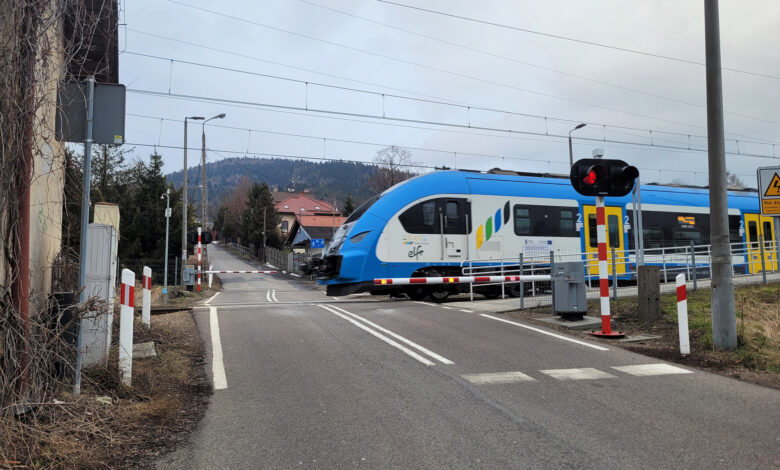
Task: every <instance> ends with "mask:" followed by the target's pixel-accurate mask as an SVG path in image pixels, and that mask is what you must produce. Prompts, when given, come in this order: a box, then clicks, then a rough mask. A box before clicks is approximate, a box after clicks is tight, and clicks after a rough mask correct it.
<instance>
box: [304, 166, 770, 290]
mask: <svg viewBox="0 0 780 470" xmlns="http://www.w3.org/2000/svg"><path fill="white" fill-rule="evenodd" d="M641 197H642V214H643V216H642V223H643V227H642V231H643V235H644V246H645V248H646V249H648V248H660V247H666V246H675V245H676V246H688V245H689V244H690V242H691V241H693V242H694V243H695V244H697V245H701V244H708V243H709V199H708V198H709V195H708V191H707V190H706V189H703V188H691V187H675V186H661V185H643V186H642V195H641ZM594 203H595V201H594V198H592V197H585V196H582V195H580V194H578V193H577V192H575V191H574V189H573V188H572V186H571V183H570V181H569V179H568V177H563V176H557V177H556V176H550V175H539V174H528V173H515V172H509V171H503V170H491V171H489V172H486V173H482V172H473V171H458V170H454V171H437V172H433V173H426V174H423V175H419V176H417V177H414V178H411V179H409V180H406V181H404V182H402V183H399V184H397V185H395V186H393V187H392V188H390V189H388V190H387V191H385V192H383V193H382V194H380V195H378V196H376V197H374V198H372V199H370V200H368V201H366V202H365V203H364V204H363V205H361V206H360V207H359V208H358V209H357V210H355V212H354V213H352V214H351V215H350V217H349V218H348V219H347V220H346V222H345V223H344V225H342V226H341V227H340V228H339V229H338V231H337V232H336V234H335V236H334V238H333V241H332V242H331V244H330V246H329V247H328V249H327V251H326V253H325V256H324V258H323V260H322V263H321V265H320V266H319V268H318V282H319V283H320V284H324V285H326V286H327V293H328V295H346V294H350V293H355V292H361V291H362V292H365V291H368V292H371V293H375V294H376V293H401V292H403V293H406V294H407V295H409V296H410V297H412V298H422V297H424V296H426V295H434V297H435V298H436V299H437V300H440V299H442V298H443V297H446V296H447V295H448V294H450V293H454V292H457V289H459V288H462V287H459V286H456V285H448V286H421V285H414V286H403V287H400V286H395V287H393V286H375V285H374V283H373V280H374V279H376V278H405V277H417V276H450V275H460V274H461V269H462V263H464V262H465V261H466V260H474V261H472V262H474V263H479V262H484V263H489V262H490V261H489V260H491V259H492V260H497V259H502V258H504V259H518V255H519V254H520V253H523V254H524V256H525V257H526V259H532V258H533V257H534V256H544V255H546V256H548V257H549V251H550V250H552V251H555V252H556V253H559V254H561V255H565V254H571V253H586V256H588V257H589V258H590V257H593V258H594V259H595V258H596V256H597V243H596V208H595V205H594ZM606 204H607V207H606V219H607V220H606V222H607V238H608V246H613V247H614V248H615V251H616V252H617V253H624V250H633V249H634V236H633V230H634V227H635V225H634V223H633V203H632V197H631V195H628V196H625V197H612V198H607V199H606ZM728 207H729V232H730V239H731V242H732V243H736V242H744V243H745V244H746V247H747V250H746V252H745V253H746V254H745V255H743V258H744V263H743V264H740V263H737V265H736V266H735V269H737V270H744V272H755V271H757V270H758V269H760V263H759V262H756V260H757V259H758V243H757V242H758V240H759V237H761V236H763V237H764V239H765V240H774V234H775V227H774V224H773V220H772V218H770V217H764V216H762V215H761V214H760V213H759V210H758V196H757V194H756V192H755V191H729V194H728ZM753 251H755V253H753ZM767 256H769V255H767ZM617 259H620V260H621V262H619V263H617V264H616V272H617V278H618V279H630V278H631V274H630V273H631V271H632V268H633V265H632V258H631V257H630V256H622V257H619V256H617V255H616V260H617ZM767 260H768V262H770V263H772V262H776V257H775V258H771V259H770V258H767ZM608 264H609V265H610V271H611V269H612V267H611V264H612V263H611V261H610V262H609V263H608ZM588 269H589V270H592V269H595V263H594V266H593V268H588ZM587 274H596V273H595V272H594V273H590V272H589V273H587ZM610 274H612V273H610ZM499 292H500V291H499ZM485 294H486V295H491V294H493V295H495V294H496V292H495V290H490V289H489V288H488V290H486V291H485Z"/></svg>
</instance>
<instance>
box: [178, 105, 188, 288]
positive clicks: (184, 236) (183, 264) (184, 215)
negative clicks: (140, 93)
mask: <svg viewBox="0 0 780 470" xmlns="http://www.w3.org/2000/svg"><path fill="white" fill-rule="evenodd" d="M187 119H188V118H186V117H185V118H184V171H183V176H182V179H183V183H182V185H181V276H179V279H180V280H181V289H182V290H184V289H186V286H185V285H184V269H185V268H186V266H187Z"/></svg>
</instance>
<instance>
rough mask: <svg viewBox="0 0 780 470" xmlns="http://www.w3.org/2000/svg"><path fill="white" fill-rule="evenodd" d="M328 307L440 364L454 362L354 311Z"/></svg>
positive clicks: (333, 306) (332, 306)
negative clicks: (369, 326)
mask: <svg viewBox="0 0 780 470" xmlns="http://www.w3.org/2000/svg"><path fill="white" fill-rule="evenodd" d="M328 307H330V308H334V309H336V310H338V311H340V312H342V313H345V314H347V315H349V316H351V317H353V318H356V319H358V320H360V321H362V322H364V323H366V324H368V325H371V326H372V327H374V328H376V329H377V330H379V331H381V332H382V333H385V334H388V335H390V336H392V337H393V338H395V339H397V340H399V341H402V342H404V343H406V344H408V345H409V346H411V347H413V348H414V349H416V350H418V351H420V352H421V353H424V354H427V355H428V356H430V357H432V358H434V359H436V360H437V361H439V362H441V363H442V364H446V365H452V364H455V363H454V362H452V361H450V360H449V359H447V358H446V357H443V356H440V355H438V354H436V353H435V352H433V351H431V350H429V349H427V348H424V347H423V346H420V345H419V344H417V343H415V342H414V341H411V340H408V339H406V338H404V337H403V336H401V335H399V334H396V333H393V332H392V331H390V330H388V329H385V328H383V327H381V326H379V325H377V324H376V323H374V322H372V321H370V320H366V319H365V318H363V317H360V316H357V315H355V314H354V313H351V312H348V311H346V310H344V309H343V308H341V307H336V306H335V305H328Z"/></svg>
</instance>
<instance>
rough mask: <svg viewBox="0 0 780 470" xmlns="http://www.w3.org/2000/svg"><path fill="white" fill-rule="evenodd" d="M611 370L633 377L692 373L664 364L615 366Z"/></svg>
mask: <svg viewBox="0 0 780 470" xmlns="http://www.w3.org/2000/svg"><path fill="white" fill-rule="evenodd" d="M613 369H615V370H619V371H620V372H625V373H626V374H631V375H635V376H637V377H649V376H653V375H671V374H692V373H693V371H690V370H686V369H683V368H681V367H675V366H673V365H670V364H664V363H658V364H639V365H635V366H617V367H613Z"/></svg>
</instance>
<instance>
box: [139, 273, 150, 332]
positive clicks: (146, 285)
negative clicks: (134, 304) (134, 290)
mask: <svg viewBox="0 0 780 470" xmlns="http://www.w3.org/2000/svg"><path fill="white" fill-rule="evenodd" d="M142 302H143V303H142V304H141V321H142V322H143V324H144V325H146V326H149V325H151V323H152V319H151V310H152V268H150V267H148V266H144V277H143V301H142Z"/></svg>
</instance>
